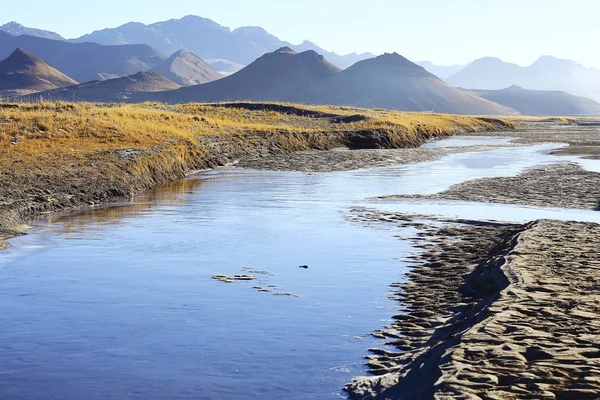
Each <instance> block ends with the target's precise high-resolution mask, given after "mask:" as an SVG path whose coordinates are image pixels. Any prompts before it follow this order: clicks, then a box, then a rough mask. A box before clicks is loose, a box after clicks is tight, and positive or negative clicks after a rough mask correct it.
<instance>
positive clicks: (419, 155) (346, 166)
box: [237, 146, 498, 172]
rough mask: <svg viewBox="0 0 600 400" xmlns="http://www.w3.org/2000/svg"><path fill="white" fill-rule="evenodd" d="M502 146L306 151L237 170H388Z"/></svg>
mask: <svg viewBox="0 0 600 400" xmlns="http://www.w3.org/2000/svg"><path fill="white" fill-rule="evenodd" d="M497 147H498V146H468V147H444V148H430V149H424V148H407V149H350V148H347V147H339V148H336V149H333V150H325V151H324V150H306V151H298V152H294V153H285V154H277V155H267V156H266V157H249V158H245V159H243V160H241V161H240V162H239V163H238V164H237V166H238V167H243V168H253V169H266V170H275V171H302V172H333V171H349V170H353V169H361V168H377V167H388V166H392V165H398V164H413V163H420V162H426V161H432V160H435V159H437V158H439V157H442V156H444V155H447V154H453V153H459V152H464V151H485V150H492V149H495V148H497Z"/></svg>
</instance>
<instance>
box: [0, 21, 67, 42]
mask: <svg viewBox="0 0 600 400" xmlns="http://www.w3.org/2000/svg"><path fill="white" fill-rule="evenodd" d="M0 31H2V32H6V33H9V34H11V35H13V36H19V35H29V36H37V37H42V38H45V39H53V40H65V38H63V37H62V36H60V35H59V34H58V33H55V32H50V31H44V30H42V29H35V28H28V27H26V26H23V25H21V24H19V23H18V22H15V21H12V22H8V23H6V24H4V25H2V26H0Z"/></svg>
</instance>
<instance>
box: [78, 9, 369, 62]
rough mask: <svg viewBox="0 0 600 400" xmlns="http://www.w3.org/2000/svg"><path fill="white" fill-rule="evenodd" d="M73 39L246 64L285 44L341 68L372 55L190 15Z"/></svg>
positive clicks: (252, 27)
mask: <svg viewBox="0 0 600 400" xmlns="http://www.w3.org/2000/svg"><path fill="white" fill-rule="evenodd" d="M199 38H202V39H201V40H199ZM73 41H74V42H79V43H81V42H94V43H100V44H104V45H118V44H140V43H141V44H147V45H149V46H151V47H153V48H155V49H157V50H159V51H161V52H163V53H164V54H173V53H174V52H176V51H178V50H186V51H190V52H193V53H194V54H196V55H198V56H199V57H201V58H203V59H205V60H211V59H225V60H229V61H232V62H234V63H238V64H242V65H248V64H250V63H251V62H253V61H254V60H256V59H257V58H259V57H260V56H262V55H263V54H265V53H268V52H272V51H274V50H276V49H278V48H281V47H289V48H292V49H294V50H295V51H298V52H303V51H306V50H314V51H316V52H317V53H319V54H322V55H324V56H325V57H327V59H328V60H330V61H331V62H332V63H334V64H335V65H337V66H339V67H341V68H347V67H349V66H351V65H352V64H354V63H356V62H357V61H360V60H364V59H367V58H371V57H373V54H370V53H365V54H348V55H343V56H342V55H338V54H336V53H333V52H327V51H325V50H323V49H322V48H320V47H319V46H317V45H316V44H314V43H311V42H309V41H305V42H303V43H301V44H300V45H298V46H294V45H293V44H291V43H288V42H285V41H282V40H280V39H279V38H277V37H276V36H274V35H271V34H270V33H268V32H267V31H265V30H264V29H263V28H260V27H254V26H248V27H241V28H238V29H235V30H231V29H230V28H227V27H224V26H221V25H219V24H218V23H216V22H214V21H212V20H210V19H207V18H201V17H198V16H194V15H188V16H186V17H183V18H181V19H172V20H168V21H163V22H156V23H154V24H149V25H145V24H142V23H139V22H131V23H128V24H125V25H122V26H119V27H117V28H110V29H103V30H99V31H95V32H92V33H90V34H87V35H84V36H81V37H80V38H77V39H73Z"/></svg>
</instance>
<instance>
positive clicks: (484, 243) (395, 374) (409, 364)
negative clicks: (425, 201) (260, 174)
mask: <svg viewBox="0 0 600 400" xmlns="http://www.w3.org/2000/svg"><path fill="white" fill-rule="evenodd" d="M423 218H426V217H423V216H411V215H405V214H394V213H382V212H378V211H371V212H368V211H360V212H359V213H358V214H356V215H355V219H358V220H362V221H365V222H372V221H379V222H381V221H387V222H389V223H395V224H399V225H402V226H414V227H416V228H418V230H419V233H418V234H417V235H416V237H415V238H413V241H414V243H415V246H417V247H420V248H422V249H424V251H423V253H421V254H418V255H416V256H414V260H415V265H414V268H413V270H412V272H411V273H410V274H409V276H408V278H409V279H408V281H407V282H406V283H403V284H396V285H392V286H393V287H394V288H395V289H394V290H395V291H396V293H395V294H394V297H395V298H397V299H398V300H400V301H401V302H402V305H403V307H404V310H403V311H404V312H402V313H401V314H399V315H397V316H395V317H394V320H395V322H394V323H393V324H392V325H391V326H389V327H388V328H386V329H384V330H382V331H379V332H377V333H376V335H377V336H379V337H384V338H387V339H388V341H389V344H391V345H394V346H396V347H397V348H398V349H399V350H400V352H398V353H392V352H388V351H384V350H377V349H373V350H372V351H373V354H374V355H373V356H371V357H370V360H369V365H370V367H371V368H372V372H373V373H374V374H376V376H373V377H365V378H358V379H356V380H355V381H354V382H352V383H351V384H349V385H348V386H347V388H346V389H347V391H348V393H349V394H350V396H351V397H352V398H355V399H428V398H435V399H447V398H460V399H513V398H520V399H521V398H527V399H542V398H544V399H597V398H598V393H600V379H599V378H598V376H600V375H599V374H600V351H599V346H598V343H600V333H599V332H600V322H599V321H600V320H599V319H598V318H597V317H598V315H599V313H600V301H599V300H598V298H599V295H600V286H599V285H598V279H599V277H600V253H599V252H598V251H597V248H598V246H599V245H600V226H599V225H596V224H590V223H577V222H559V221H550V220H541V221H536V222H531V223H528V224H524V225H515V224H501V223H494V222H474V221H461V223H447V222H445V223H442V224H441V225H440V222H439V221H437V222H435V224H432V225H429V224H422V222H419V221H421V220H422V219H423Z"/></svg>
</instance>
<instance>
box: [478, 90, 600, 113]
mask: <svg viewBox="0 0 600 400" xmlns="http://www.w3.org/2000/svg"><path fill="white" fill-rule="evenodd" d="M478 94H479V96H481V97H483V98H484V99H487V100H490V101H493V102H495V103H498V104H501V105H503V106H505V107H508V108H512V109H514V110H516V111H518V112H519V113H521V114H524V115H562V116H571V115H600V103H597V102H595V101H594V100H590V99H588V98H585V97H579V96H573V95H571V94H569V93H565V92H559V91H546V90H527V89H523V88H522V87H518V86H511V87H509V88H507V89H502V90H489V91H478Z"/></svg>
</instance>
